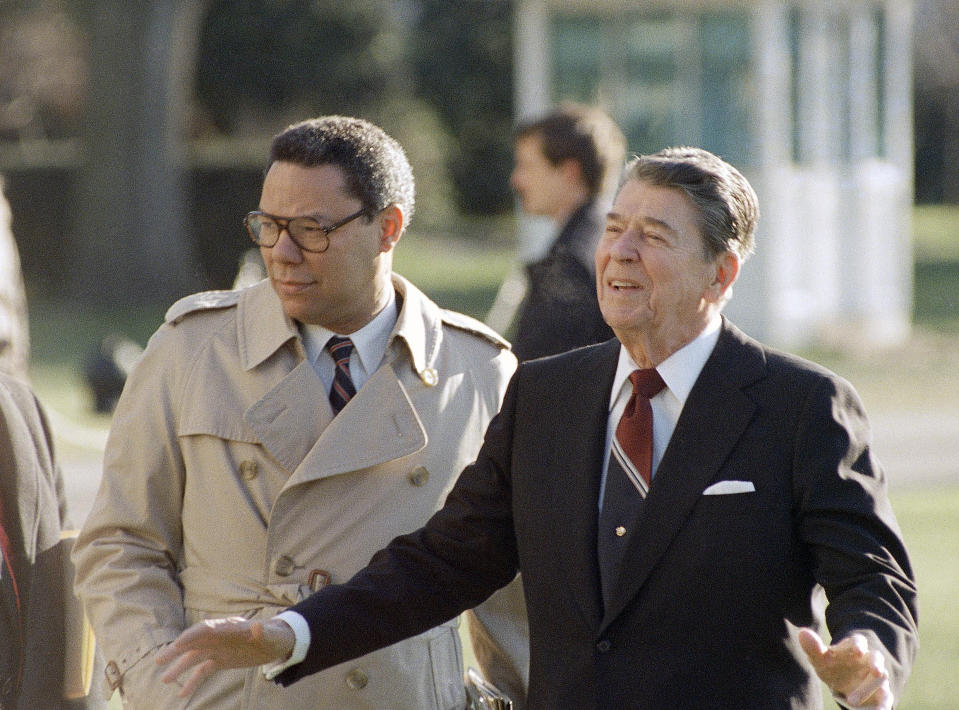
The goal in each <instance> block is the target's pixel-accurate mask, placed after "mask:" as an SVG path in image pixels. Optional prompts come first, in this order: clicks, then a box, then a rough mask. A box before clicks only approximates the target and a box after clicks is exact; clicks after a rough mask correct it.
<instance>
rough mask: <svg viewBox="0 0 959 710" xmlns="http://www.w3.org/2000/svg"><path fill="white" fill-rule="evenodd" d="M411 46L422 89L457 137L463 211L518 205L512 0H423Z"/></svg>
mask: <svg viewBox="0 0 959 710" xmlns="http://www.w3.org/2000/svg"><path fill="white" fill-rule="evenodd" d="M414 5H415V7H416V10H417V15H416V21H415V24H414V29H413V33H412V35H411V37H410V42H409V51H410V54H411V57H412V64H413V69H414V72H415V76H416V83H417V92H418V94H419V95H420V96H421V97H422V98H423V99H424V100H425V101H427V102H428V103H429V104H430V105H432V106H434V107H436V108H437V110H439V112H440V115H441V116H442V118H443V120H444V122H445V123H446V125H447V127H448V129H449V132H450V134H451V135H452V136H453V140H454V141H455V150H453V151H452V153H451V157H450V172H451V175H452V178H453V181H454V184H455V187H456V191H457V194H458V201H459V206H460V208H461V209H462V210H463V211H465V212H467V213H472V214H483V213H491V212H502V211H504V210H508V209H511V208H512V199H511V196H510V189H509V184H508V180H509V173H510V170H511V165H512V130H513V93H512V92H513V89H512V87H513V82H512V67H513V50H512V20H513V10H514V2H513V1H512V0H460V1H458V2H449V1H448V0H417V1H416V2H415V3H414Z"/></svg>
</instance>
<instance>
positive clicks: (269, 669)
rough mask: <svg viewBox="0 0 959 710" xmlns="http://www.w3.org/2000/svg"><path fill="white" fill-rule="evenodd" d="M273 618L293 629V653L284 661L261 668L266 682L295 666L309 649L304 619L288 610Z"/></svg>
mask: <svg viewBox="0 0 959 710" xmlns="http://www.w3.org/2000/svg"><path fill="white" fill-rule="evenodd" d="M273 618H274V619H279V620H280V621H285V622H286V623H287V624H288V625H289V627H290V628H291V629H293V637H294V638H295V639H296V640H295V641H294V643H293V653H291V654H290V657H289V658H287V659H286V660H285V661H277V662H276V663H271V664H269V665H264V666H263V675H264V676H266V679H267V680H273V679H274V678H276V677H277V676H278V675H280V673H282V672H283V671H285V670H286V669H287V668H289V667H290V666H295V665H296V664H297V663H299V662H300V661H302V660H303V659H304V658H306V651H307V649H309V647H310V625H309V624H307V623H306V619H304V618H303V617H302V616H300V615H299V614H297V613H296V612H295V611H289V610H287V611H281V612H280V613H279V614H277V615H276V616H274V617H273Z"/></svg>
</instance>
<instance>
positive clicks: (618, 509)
mask: <svg viewBox="0 0 959 710" xmlns="http://www.w3.org/2000/svg"><path fill="white" fill-rule="evenodd" d="M629 379H630V381H631V382H632V383H633V394H632V396H630V398H629V401H628V402H627V403H626V409H625V410H623V416H622V418H621V419H620V420H619V425H618V426H617V427H616V435H615V436H614V437H613V443H612V446H611V450H610V454H609V466H608V467H607V469H606V490H605V492H604V494H603V507H602V510H601V511H600V514H599V529H598V532H597V538H596V552H597V555H598V557H599V571H600V576H601V577H602V584H603V598H604V599H607V598H608V595H609V590H610V589H611V588H612V585H613V583H614V581H615V579H616V576H617V571H618V568H619V563H620V559H621V557H622V554H623V549H624V548H625V546H626V541H627V540H628V539H629V532H631V531H632V529H633V528H634V527H635V525H636V524H637V523H638V522H639V519H640V515H641V513H642V508H643V501H644V500H645V499H646V493H647V492H648V491H649V484H650V481H651V480H652V463H653V408H652V405H650V403H649V400H650V399H652V398H653V397H655V396H656V395H657V394H658V393H659V392H660V391H661V390H662V389H663V387H665V386H666V384H665V383H664V382H663V379H662V377H660V376H659V373H658V372H656V370H655V369H654V368H650V369H647V370H634V371H633V372H632V373H631V374H630V376H629Z"/></svg>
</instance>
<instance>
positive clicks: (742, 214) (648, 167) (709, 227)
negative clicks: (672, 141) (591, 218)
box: [620, 146, 759, 261]
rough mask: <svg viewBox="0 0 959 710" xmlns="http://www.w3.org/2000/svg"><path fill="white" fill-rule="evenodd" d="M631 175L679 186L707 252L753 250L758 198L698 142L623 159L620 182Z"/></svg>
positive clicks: (739, 253) (734, 171)
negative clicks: (693, 209)
mask: <svg viewBox="0 0 959 710" xmlns="http://www.w3.org/2000/svg"><path fill="white" fill-rule="evenodd" d="M631 180H636V181H640V182H647V183H650V184H651V185H657V186H659V187H672V188H676V189H677V190H682V191H683V192H684V193H686V195H687V196H688V197H689V199H690V200H692V202H693V205H694V206H695V207H696V210H697V211H698V212H699V216H700V220H701V223H700V227H701V229H702V232H703V239H704V241H705V244H704V246H705V248H706V255H707V257H710V258H711V257H715V256H719V255H720V254H722V253H724V252H727V251H729V252H733V253H734V254H736V255H737V256H739V258H740V260H741V261H745V260H746V258H747V257H748V256H749V255H750V254H751V253H752V252H753V248H754V243H755V232H756V224H757V223H758V222H759V199H758V198H757V197H756V193H755V191H753V188H752V185H750V184H749V181H748V180H747V179H746V178H745V177H743V175H742V173H740V172H739V171H738V170H737V169H736V168H734V167H733V166H732V165H730V164H729V163H727V162H726V161H725V160H723V159H722V158H720V157H719V156H716V155H713V154H712V153H710V152H709V151H708V150H703V149H702V148H690V147H686V146H683V147H677V148H666V149H665V150H661V151H659V152H658V153H653V154H651V155H639V156H636V157H634V158H633V159H632V160H630V161H629V162H628V163H627V164H626V169H625V171H624V173H623V179H622V181H621V182H620V188H622V186H623V185H625V184H626V183H627V182H629V181H631Z"/></svg>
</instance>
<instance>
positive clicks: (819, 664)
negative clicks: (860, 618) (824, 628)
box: [798, 628, 893, 710]
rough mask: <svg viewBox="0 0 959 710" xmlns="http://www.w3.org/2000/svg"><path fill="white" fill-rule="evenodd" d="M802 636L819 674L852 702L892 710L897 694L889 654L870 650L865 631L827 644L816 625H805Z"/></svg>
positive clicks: (831, 687)
mask: <svg viewBox="0 0 959 710" xmlns="http://www.w3.org/2000/svg"><path fill="white" fill-rule="evenodd" d="M798 639H799V645H800V646H801V647H802V649H803V652H805V654H806V655H807V656H808V657H809V661H810V663H811V664H812V666H813V669H814V670H815V671H816V675H818V676H819V678H820V679H822V681H823V682H825V683H826V685H827V686H829V688H830V690H832V691H833V692H834V693H836V694H837V695H839V696H840V697H842V698H844V700H845V701H846V702H847V703H848V704H849V705H851V706H853V707H870V708H880V709H881V710H891V708H892V704H893V694H892V690H891V687H890V685H889V674H888V673H887V672H886V662H885V657H884V656H883V655H882V654H881V653H879V652H878V651H870V650H869V644H868V642H867V641H866V638H865V637H864V636H863V635H862V634H853V635H852V636H849V637H847V638H844V639H843V640H841V641H840V642H838V643H836V644H834V645H832V646H827V645H826V643H825V642H824V641H823V640H822V638H821V637H820V636H819V634H817V633H816V632H815V631H814V630H813V629H808V628H804V629H800V630H799V636H798Z"/></svg>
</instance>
